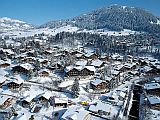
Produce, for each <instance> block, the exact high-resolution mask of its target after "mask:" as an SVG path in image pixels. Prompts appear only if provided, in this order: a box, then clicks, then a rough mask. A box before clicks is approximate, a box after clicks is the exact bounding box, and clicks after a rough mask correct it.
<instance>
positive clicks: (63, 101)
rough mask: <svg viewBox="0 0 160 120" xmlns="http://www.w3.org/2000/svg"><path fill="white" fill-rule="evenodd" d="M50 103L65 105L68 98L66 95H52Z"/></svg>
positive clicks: (55, 105) (56, 105)
mask: <svg viewBox="0 0 160 120" xmlns="http://www.w3.org/2000/svg"><path fill="white" fill-rule="evenodd" d="M51 105H52V106H54V107H65V108H66V107H67V105H68V98H66V97H52V98H51Z"/></svg>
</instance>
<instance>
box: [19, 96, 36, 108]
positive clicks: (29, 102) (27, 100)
mask: <svg viewBox="0 0 160 120" xmlns="http://www.w3.org/2000/svg"><path fill="white" fill-rule="evenodd" d="M32 104H34V98H32V97H30V96H27V97H26V98H25V99H23V100H22V101H21V105H22V106H23V107H24V108H29V107H30V106H31V105H32Z"/></svg>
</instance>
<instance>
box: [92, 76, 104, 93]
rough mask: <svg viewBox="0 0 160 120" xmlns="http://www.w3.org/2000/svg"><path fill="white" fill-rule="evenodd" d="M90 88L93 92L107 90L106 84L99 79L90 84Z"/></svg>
mask: <svg viewBox="0 0 160 120" xmlns="http://www.w3.org/2000/svg"><path fill="white" fill-rule="evenodd" d="M90 85H91V88H92V89H94V90H104V89H106V88H107V83H106V82H105V81H103V80H100V79H95V80H93V81H91V82H90Z"/></svg>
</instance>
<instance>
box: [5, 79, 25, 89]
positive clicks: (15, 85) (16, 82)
mask: <svg viewBox="0 0 160 120" xmlns="http://www.w3.org/2000/svg"><path fill="white" fill-rule="evenodd" d="M5 85H6V86H7V87H8V88H9V89H21V88H22V85H23V80H21V79H16V78H11V79H9V80H7V81H6V82H5Z"/></svg>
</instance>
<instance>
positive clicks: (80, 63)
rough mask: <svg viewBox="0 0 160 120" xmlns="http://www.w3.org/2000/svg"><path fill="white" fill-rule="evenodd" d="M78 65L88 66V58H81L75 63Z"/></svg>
mask: <svg viewBox="0 0 160 120" xmlns="http://www.w3.org/2000/svg"><path fill="white" fill-rule="evenodd" d="M75 65H76V66H86V65H87V60H79V61H77V62H76V63H75Z"/></svg>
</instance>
